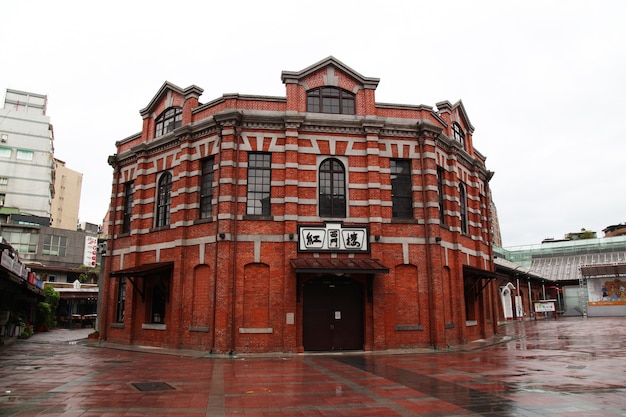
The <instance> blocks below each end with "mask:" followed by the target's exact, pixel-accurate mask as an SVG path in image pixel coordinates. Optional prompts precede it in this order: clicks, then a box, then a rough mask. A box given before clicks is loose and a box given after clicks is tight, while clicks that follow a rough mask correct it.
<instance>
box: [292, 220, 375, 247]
mask: <svg viewBox="0 0 626 417" xmlns="http://www.w3.org/2000/svg"><path fill="white" fill-rule="evenodd" d="M298 229H299V230H298V250H300V251H306V252H322V251H331V252H342V251H350V252H369V236H368V229H367V228H366V227H354V226H343V225H342V224H341V223H327V224H325V225H324V226H299V227H298Z"/></svg>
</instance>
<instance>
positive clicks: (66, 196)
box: [51, 158, 83, 230]
mask: <svg viewBox="0 0 626 417" xmlns="http://www.w3.org/2000/svg"><path fill="white" fill-rule="evenodd" d="M54 161H55V163H56V170H55V171H56V175H55V178H54V191H55V193H54V198H53V199H52V221H51V226H52V227H56V228H59V229H66V230H76V225H77V224H78V210H79V208H80V194H81V190H82V187H83V174H81V173H80V172H77V171H74V170H72V169H69V168H68V167H66V166H65V162H63V161H61V160H60V159H56V158H55V160H54Z"/></svg>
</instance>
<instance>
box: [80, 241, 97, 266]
mask: <svg viewBox="0 0 626 417" xmlns="http://www.w3.org/2000/svg"><path fill="white" fill-rule="evenodd" d="M97 253H98V238H97V237H93V236H85V252H84V254H83V265H85V266H88V267H91V268H95V267H96V255H97Z"/></svg>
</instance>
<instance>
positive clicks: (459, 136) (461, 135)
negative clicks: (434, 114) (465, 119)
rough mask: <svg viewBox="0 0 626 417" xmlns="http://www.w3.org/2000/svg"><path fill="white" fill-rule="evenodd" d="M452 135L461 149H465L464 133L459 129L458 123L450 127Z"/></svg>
mask: <svg viewBox="0 0 626 417" xmlns="http://www.w3.org/2000/svg"><path fill="white" fill-rule="evenodd" d="M452 133H453V135H454V140H455V141H457V142H459V143H460V144H461V146H462V147H463V149H465V132H463V129H461V126H460V125H459V124H458V123H454V124H453V125H452Z"/></svg>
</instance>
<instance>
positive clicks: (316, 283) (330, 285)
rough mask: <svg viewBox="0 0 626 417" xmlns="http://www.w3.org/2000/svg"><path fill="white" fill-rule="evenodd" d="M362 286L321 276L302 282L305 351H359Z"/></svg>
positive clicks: (361, 344) (362, 330)
mask: <svg viewBox="0 0 626 417" xmlns="http://www.w3.org/2000/svg"><path fill="white" fill-rule="evenodd" d="M363 299H364V291H363V286H362V285H361V284H360V283H358V282H357V281H354V280H352V279H350V278H343V277H341V278H340V277H335V276H328V277H321V278H314V279H311V280H309V281H307V282H305V283H304V287H303V317H302V318H303V321H302V324H303V329H302V336H303V345H304V350H306V351H336V350H361V349H363V344H364V319H363V316H364V312H363V309H364V307H363V306H364V303H363Z"/></svg>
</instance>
